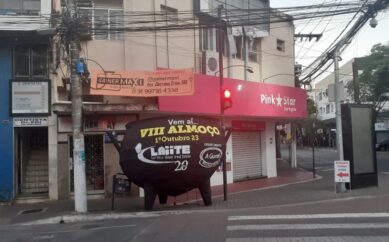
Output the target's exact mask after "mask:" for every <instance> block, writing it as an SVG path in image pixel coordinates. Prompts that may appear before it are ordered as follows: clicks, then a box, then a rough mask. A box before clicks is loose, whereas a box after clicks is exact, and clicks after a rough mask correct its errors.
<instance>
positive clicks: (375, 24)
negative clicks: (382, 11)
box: [370, 18, 378, 28]
mask: <svg viewBox="0 0 389 242" xmlns="http://www.w3.org/2000/svg"><path fill="white" fill-rule="evenodd" d="M377 25H378V21H377V19H375V18H372V19H370V27H372V28H375V27H377Z"/></svg>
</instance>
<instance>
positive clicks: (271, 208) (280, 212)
mask: <svg viewBox="0 0 389 242" xmlns="http://www.w3.org/2000/svg"><path fill="white" fill-rule="evenodd" d="M283 154H285V153H283ZM297 155H298V160H299V166H301V167H304V168H305V169H308V170H309V169H310V168H311V167H312V150H311V149H299V150H298V153H297ZM336 157H337V155H336V151H334V150H332V149H316V152H315V160H316V168H317V172H318V173H319V174H320V175H323V177H324V178H323V179H321V180H316V181H313V182H308V183H302V184H295V185H291V186H287V187H281V188H276V189H270V190H268V191H266V190H265V191H259V192H257V193H258V194H262V195H263V196H264V197H263V199H270V200H274V202H273V203H271V204H267V205H265V206H262V207H261V206H255V205H252V206H250V207H246V206H237V207H234V206H233V204H234V203H233V202H234V201H235V202H237V204H238V201H240V200H242V199H244V198H245V197H247V196H246V195H247V194H246V195H244V194H242V195H235V196H231V197H230V200H229V201H228V204H230V205H231V207H230V205H229V206H227V207H226V208H219V209H214V208H213V209H212V207H211V208H206V209H205V208H204V207H198V209H197V210H185V212H184V213H181V212H172V211H169V212H166V213H164V211H162V212H161V211H159V212H158V213H152V212H151V213H147V215H154V217H148V216H139V217H135V218H128V219H103V220H100V221H97V220H96V221H91V222H76V223H65V224H58V223H57V224H46V225H29V226H26V225H13V226H0V241H1V242H3V241H4V242H5V241H7V242H9V241H11V242H13V241H15V242H19V241H91V242H99V241H108V242H114V241H136V242H138V241H139V242H150V241H153V242H154V241H169V242H175V241H200V242H203V241H212V242H213V241H227V242H248V241H250V242H254V241H261V242H262V241H272V242H273V241H275V242H283V241H316V242H318V241H335V242H336V241H339V242H344V241H374V242H375V241H389V206H388V204H389V192H387V191H386V190H385V187H384V186H381V187H380V189H381V190H377V188H371V189H372V190H371V191H372V192H371V193H369V191H370V190H369V189H367V190H362V191H353V193H354V195H353V196H333V195H331V194H334V193H332V192H331V188H330V187H329V188H328V189H326V187H325V186H318V185H319V184H320V183H323V182H324V181H325V179H331V178H328V177H330V176H331V174H333V160H335V159H336ZM377 157H378V169H379V172H380V174H381V176H384V177H386V176H389V174H386V173H385V172H387V171H389V169H388V165H387V164H388V163H389V153H388V152H378V153H377ZM329 184H330V182H329ZM323 188H324V189H323ZM315 189H323V190H322V191H317V192H318V193H323V198H324V199H323V200H320V199H311V200H310V198H309V197H310V196H309V194H308V193H310V192H311V193H312V192H313V191H316V190H315ZM363 191H366V192H367V193H366V194H365V193H363ZM379 191H380V192H379ZM288 192H289V195H288V196H286V193H288ZM358 192H361V195H360V196H359V195H358ZM293 194H296V196H298V199H297V198H296V197H295V196H293ZM304 194H306V199H303V198H302V199H300V198H301V197H304V196H305V195H304ZM326 194H327V195H326ZM363 194H365V195H363ZM249 195H250V196H254V195H255V194H254V193H252V194H249ZM329 195H331V196H329ZM266 196H267V197H266ZM283 197H285V198H287V197H288V198H291V199H294V200H293V201H292V200H291V201H290V202H286V203H279V202H278V201H277V200H278V199H282V198H283ZM239 204H244V201H243V200H242V201H240V202H239ZM259 204H260V203H259V202H258V205H259ZM0 219H1V218H0Z"/></svg>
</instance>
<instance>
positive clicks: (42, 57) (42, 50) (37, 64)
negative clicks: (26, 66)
mask: <svg viewBox="0 0 389 242" xmlns="http://www.w3.org/2000/svg"><path fill="white" fill-rule="evenodd" d="M47 64H48V63H47V46H44V45H37V46H33V47H32V75H33V76H47V69H48V68H47Z"/></svg>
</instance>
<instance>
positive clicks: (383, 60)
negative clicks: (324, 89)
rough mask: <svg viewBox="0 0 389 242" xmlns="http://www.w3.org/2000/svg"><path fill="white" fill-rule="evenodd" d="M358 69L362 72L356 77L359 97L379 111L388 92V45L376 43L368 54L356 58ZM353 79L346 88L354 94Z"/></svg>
mask: <svg viewBox="0 0 389 242" xmlns="http://www.w3.org/2000/svg"><path fill="white" fill-rule="evenodd" d="M357 65H358V69H359V70H360V71H362V74H360V75H359V77H358V80H357V81H358V82H359V93H360V95H359V98H360V101H361V102H362V103H370V104H373V106H374V108H375V110H376V112H379V111H380V110H381V109H382V107H383V105H384V104H385V102H386V101H387V100H388V96H389V95H388V94H389V45H382V44H376V45H374V46H373V47H372V49H371V53H370V55H368V56H365V57H363V58H359V59H358V60H357ZM353 87H354V80H353V81H350V82H349V83H348V84H347V86H346V88H347V91H348V93H349V94H350V95H352V96H353V95H354V88H353Z"/></svg>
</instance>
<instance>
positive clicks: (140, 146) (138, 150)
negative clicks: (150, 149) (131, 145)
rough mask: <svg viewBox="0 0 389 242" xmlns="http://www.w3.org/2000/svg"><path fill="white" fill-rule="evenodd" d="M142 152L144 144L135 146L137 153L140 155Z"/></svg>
mask: <svg viewBox="0 0 389 242" xmlns="http://www.w3.org/2000/svg"><path fill="white" fill-rule="evenodd" d="M141 150H142V144H141V143H138V144H137V145H136V146H135V151H136V153H138V154H139V152H141Z"/></svg>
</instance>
